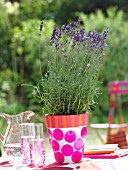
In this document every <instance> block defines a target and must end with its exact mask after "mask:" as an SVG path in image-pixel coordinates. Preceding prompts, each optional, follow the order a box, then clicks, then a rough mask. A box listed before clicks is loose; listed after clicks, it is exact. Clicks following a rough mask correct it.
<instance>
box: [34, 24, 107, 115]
mask: <svg viewBox="0 0 128 170" xmlns="http://www.w3.org/2000/svg"><path fill="white" fill-rule="evenodd" d="M76 25H77V26H78V25H79V24H78V23H77V24H76V22H74V25H73V26H71V25H65V26H64V25H63V26H62V28H65V29H62V28H61V29H59V28H58V27H57V26H55V27H54V30H53V34H52V37H51V40H50V43H51V45H53V46H52V47H51V48H52V50H51V55H50V57H49V62H48V72H47V74H46V75H45V77H44V78H42V80H41V81H40V83H39V85H38V87H34V94H35V95H37V96H38V97H39V99H40V100H42V101H43V102H44V104H45V105H46V106H47V108H48V109H49V113H51V114H61V115H64V114H66V115H67V114H81V113H84V112H86V111H88V110H89V109H90V107H93V105H94V104H95V97H98V95H99V90H98V75H99V69H100V66H101V58H102V55H103V51H104V48H105V39H106V36H107V31H104V33H103V36H101V35H100V34H99V33H98V32H96V31H94V32H88V34H87V35H85V32H84V29H83V28H80V29H76V27H77V26H76ZM74 27H75V28H74ZM41 29H42V25H41ZM62 30H63V31H62Z"/></svg>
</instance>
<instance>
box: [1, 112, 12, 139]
mask: <svg viewBox="0 0 128 170" xmlns="http://www.w3.org/2000/svg"><path fill="white" fill-rule="evenodd" d="M0 117H4V118H5V119H6V120H7V123H8V127H7V130H6V133H8V132H9V129H10V126H11V117H10V116H9V115H8V114H5V113H0ZM0 140H1V141H4V136H3V135H2V134H1V133H0Z"/></svg>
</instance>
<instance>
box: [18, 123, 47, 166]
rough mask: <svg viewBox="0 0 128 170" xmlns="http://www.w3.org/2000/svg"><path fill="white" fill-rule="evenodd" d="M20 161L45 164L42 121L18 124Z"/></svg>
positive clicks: (35, 164)
mask: <svg viewBox="0 0 128 170" xmlns="http://www.w3.org/2000/svg"><path fill="white" fill-rule="evenodd" d="M20 133H21V150H22V163H23V164H27V165H34V166H44V165H45V144H44V135H43V124H42V123H22V124H20Z"/></svg>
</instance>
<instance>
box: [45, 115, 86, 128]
mask: <svg viewBox="0 0 128 170" xmlns="http://www.w3.org/2000/svg"><path fill="white" fill-rule="evenodd" d="M45 123H46V127H47V128H67V127H78V126H87V124H88V112H86V113H83V114H77V115H49V114H46V115H45Z"/></svg>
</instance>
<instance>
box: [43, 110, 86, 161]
mask: <svg viewBox="0 0 128 170" xmlns="http://www.w3.org/2000/svg"><path fill="white" fill-rule="evenodd" d="M45 122H46V126H47V128H48V136H49V142H50V144H51V147H52V150H53V152H54V156H55V160H56V162H58V163H61V164H63V163H78V162H80V161H81V159H82V157H83V152H84V140H85V137H86V135H87V127H86V126H87V124H88V114H87V113H85V114H79V115H66V116H50V115H45Z"/></svg>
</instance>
